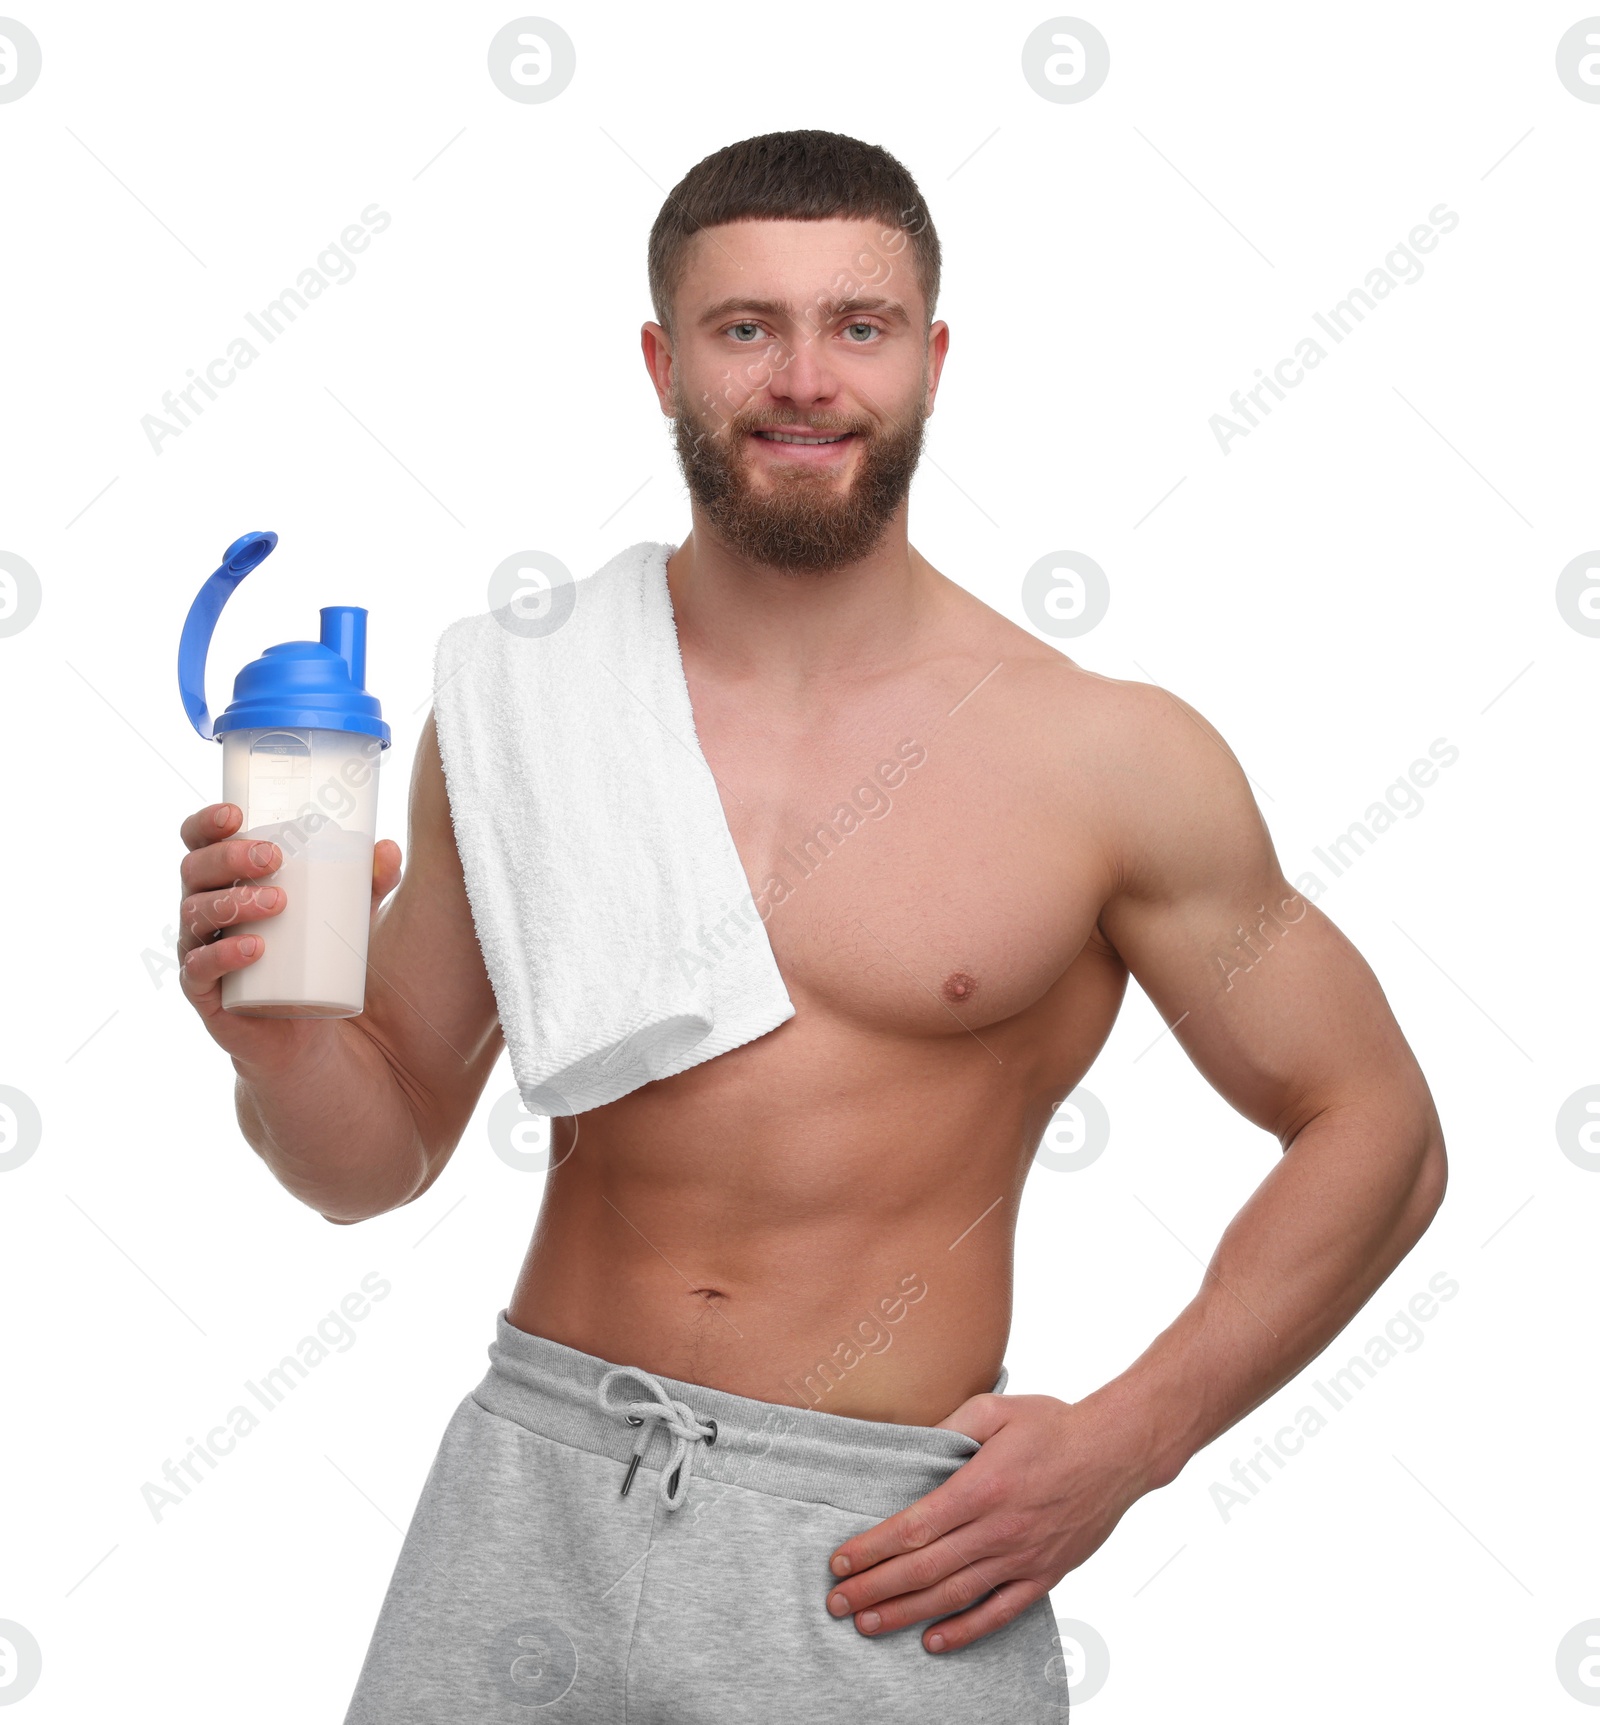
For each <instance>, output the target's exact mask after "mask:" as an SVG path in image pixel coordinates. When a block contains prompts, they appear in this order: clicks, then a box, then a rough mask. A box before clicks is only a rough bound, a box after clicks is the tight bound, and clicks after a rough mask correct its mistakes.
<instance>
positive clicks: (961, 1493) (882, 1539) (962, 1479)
mask: <svg viewBox="0 0 1600 1725" xmlns="http://www.w3.org/2000/svg"><path fill="white" fill-rule="evenodd" d="M982 1460H983V1452H982V1451H981V1450H980V1451H979V1452H978V1454H977V1455H975V1456H973V1457H972V1459H971V1460H970V1461H967V1462H964V1463H962V1465H961V1466H960V1467H959V1468H958V1469H957V1470H956V1471H955V1472H954V1473H953V1474H951V1476H950V1477H949V1479H947V1480H946V1481H945V1482H944V1484H943V1485H941V1486H936V1487H935V1488H934V1489H933V1490H932V1491H930V1492H929V1493H928V1494H927V1496H926V1497H919V1498H918V1499H917V1501H916V1502H915V1503H913V1504H908V1505H907V1507H906V1508H905V1509H902V1510H900V1511H898V1512H897V1513H896V1514H894V1515H891V1516H890V1517H889V1518H888V1520H887V1521H880V1522H879V1523H878V1525H877V1526H876V1527H869V1528H867V1529H866V1531H865V1532H863V1533H857V1534H852V1535H851V1537H850V1538H849V1539H847V1540H846V1541H845V1542H844V1544H843V1545H841V1546H839V1547H838V1548H837V1549H836V1550H835V1551H834V1553H833V1555H832V1557H831V1558H830V1559H829V1560H828V1568H829V1569H830V1570H832V1571H833V1573H834V1574H835V1575H859V1574H860V1573H861V1572H862V1571H863V1570H864V1569H869V1568H870V1567H871V1566H872V1565H873V1564H875V1563H882V1562H883V1561H884V1559H885V1558H890V1557H899V1556H901V1555H902V1554H903V1553H905V1552H908V1551H920V1550H922V1549H923V1547H925V1546H927V1545H929V1544H931V1543H932V1542H933V1541H934V1540H935V1539H937V1538H938V1537H939V1535H940V1534H945V1533H949V1532H950V1531H951V1530H952V1529H954V1528H957V1527H964V1526H965V1525H966V1524H967V1523H968V1522H969V1521H972V1520H974V1519H975V1518H976V1517H977V1516H979V1515H981V1514H983V1513H984V1511H985V1510H988V1509H990V1508H992V1507H993V1505H994V1503H995V1502H996V1500H997V1499H998V1496H999V1493H1000V1490H1001V1481H1000V1479H999V1477H998V1475H997V1474H996V1475H994V1477H993V1478H991V1474H993V1472H994V1470H993V1469H991V1468H986V1467H983V1466H981V1465H980V1463H981V1462H982Z"/></svg>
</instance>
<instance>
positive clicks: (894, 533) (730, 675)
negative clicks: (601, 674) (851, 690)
mask: <svg viewBox="0 0 1600 1725" xmlns="http://www.w3.org/2000/svg"><path fill="white" fill-rule="evenodd" d="M692 517H693V527H692V530H691V532H690V534H689V537H688V538H687V539H685V540H684V542H683V544H682V545H680V546H679V547H678V549H677V550H676V551H675V552H674V553H673V554H672V556H671V557H670V558H668V560H667V587H668V590H669V592H670V593H671V595H672V608H673V613H674V616H675V619H676V621H677V627H678V644H679V646H680V648H681V650H682V652H683V654H684V657H685V660H686V662H687V661H689V660H693V661H694V663H695V664H696V665H697V666H698V667H700V668H702V669H703V670H705V671H708V672H710V673H711V674H712V675H714V676H715V677H716V678H717V679H718V680H719V681H723V680H726V681H729V682H734V681H742V680H744V679H747V678H748V679H755V680H759V681H760V682H761V683H762V684H764V685H766V686H767V687H768V688H769V689H770V690H771V691H772V692H774V693H777V692H778V691H780V690H783V689H788V690H789V691H791V692H793V693H796V694H798V693H801V692H803V691H804V690H805V689H806V688H807V687H808V686H814V685H815V684H817V683H819V682H826V681H828V680H830V679H841V680H842V679H851V678H856V677H863V676H871V675H873V674H874V673H876V672H880V671H884V670H887V669H889V668H890V667H892V666H894V665H897V664H902V663H904V662H905V660H906V659H907V657H909V656H910V655H911V653H912V652H913V651H914V648H915V644H916V642H917V641H918V639H919V638H920V636H921V634H922V632H923V630H924V629H925V628H926V627H927V625H928V624H929V623H930V622H931V620H932V615H933V612H934V609H935V606H936V602H937V600H938V597H939V593H938V589H939V587H940V586H941V585H942V584H943V580H944V578H943V577H942V576H941V575H940V574H939V573H938V572H937V570H935V569H934V568H933V566H932V565H931V564H930V563H929V562H928V560H927V559H926V558H925V557H923V556H922V555H921V553H920V552H918V551H917V550H916V549H915V548H914V547H913V546H912V545H911V544H910V542H909V541H908V540H907V538H906V506H905V505H904V504H902V505H901V507H900V508H899V510H898V511H896V513H895V515H894V516H893V517H892V518H891V519H890V521H889V522H888V524H887V525H886V526H885V528H884V531H883V535H882V537H881V538H880V539H879V541H878V543H877V544H876V545H875V546H874V547H873V548H872V550H871V551H870V552H868V553H867V555H866V556H864V557H862V558H860V559H858V560H857V561H856V562H853V563H846V564H840V565H839V566H838V567H837V568H834V569H822V570H804V571H799V572H791V571H787V570H783V569H775V568H773V567H772V566H770V565H768V564H762V563H754V562H751V561H750V560H749V559H748V558H746V557H744V556H742V555H741V554H740V553H739V552H737V551H735V550H734V549H733V548H732V547H731V546H729V545H728V544H727V543H726V541H724V540H722V539H721V538H719V537H718V535H717V532H716V529H715V528H713V527H712V526H711V525H710V523H709V522H708V521H707V520H706V519H705V517H704V516H703V515H702V513H701V511H700V507H699V505H698V504H695V505H693V507H692Z"/></svg>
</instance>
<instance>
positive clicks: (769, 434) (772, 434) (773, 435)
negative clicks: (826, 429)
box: [756, 431, 849, 443]
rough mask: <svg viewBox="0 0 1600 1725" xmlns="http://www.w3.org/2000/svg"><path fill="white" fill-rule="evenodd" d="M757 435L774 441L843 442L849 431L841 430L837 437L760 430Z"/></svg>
mask: <svg viewBox="0 0 1600 1725" xmlns="http://www.w3.org/2000/svg"><path fill="white" fill-rule="evenodd" d="M756 435H757V436H758V437H766V438H770V439H771V441H772V442H774V443H842V442H843V441H844V440H845V438H846V437H847V436H848V435H849V433H848V432H844V431H841V432H840V433H839V434H838V435H837V436H836V437H794V436H791V435H790V434H789V433H788V432H786V431H760V432H757V433H756Z"/></svg>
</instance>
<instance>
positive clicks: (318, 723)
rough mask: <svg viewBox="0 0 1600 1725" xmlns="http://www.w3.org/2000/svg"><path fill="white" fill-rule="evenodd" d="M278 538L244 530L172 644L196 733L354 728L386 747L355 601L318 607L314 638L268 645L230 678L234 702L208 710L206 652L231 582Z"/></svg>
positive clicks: (363, 620) (363, 626)
mask: <svg viewBox="0 0 1600 1725" xmlns="http://www.w3.org/2000/svg"><path fill="white" fill-rule="evenodd" d="M277 543H278V536H277V534H276V533H246V534H245V535H244V536H243V538H240V539H235V540H234V542H233V543H232V544H231V545H230V546H229V547H228V549H227V550H226V551H224V552H223V554H222V563H221V566H220V567H219V568H218V569H216V570H215V571H214V573H213V574H211V575H210V576H209V577H208V578H207V580H206V583H205V585H204V586H203V587H202V588H201V589H200V591H199V592H198V593H197V594H196V595H195V598H194V603H193V604H192V605H191V606H190V607H189V615H188V616H187V617H186V618H185V619H184V624H183V635H182V637H181V638H180V640H179V642H178V689H179V692H180V693H181V694H182V696H183V707H184V711H185V712H186V713H187V714H188V715H189V722H190V723H191V724H192V725H193V726H194V728H195V729H196V730H197V731H198V732H199V733H200V735H201V736H202V737H221V736H222V735H223V734H224V733H225V732H228V731H243V730H252V729H256V728H260V727H266V728H271V729H276V728H278V727H280V726H281V727H283V728H284V729H286V730H323V731H354V732H356V733H357V734H358V735H361V736H365V737H377V738H378V739H379V740H380V742H381V743H382V745H383V747H384V748H388V746H389V727H388V726H387V725H386V724H385V723H384V722H383V710H382V708H381V707H380V706H379V704H378V697H377V696H376V695H369V694H368V693H367V689H366V681H367V613H366V612H365V610H363V609H362V608H361V607H360V606H359V605H324V606H323V607H322V612H321V616H322V639H321V640H320V641H283V642H280V643H279V644H278V645H277V646H276V647H268V648H267V650H266V652H265V653H263V654H262V655H261V657H260V658H259V659H254V660H252V661H251V662H250V663H249V664H248V665H246V666H245V668H244V669H243V670H242V671H241V672H240V673H239V675H238V676H237V677H235V678H234V681H233V699H232V701H230V702H229V703H228V705H227V707H226V708H225V709H224V710H223V711H222V712H221V713H219V714H218V715H217V717H216V719H215V721H213V720H212V718H211V715H210V712H209V711H208V710H207V707H206V654H207V652H208V651H209V650H210V647H211V636H212V632H213V631H214V630H215V628H216V626H217V618H218V617H220V616H221V615H222V607H223V606H224V605H226V604H227V602H228V600H229V598H230V597H231V595H232V593H233V590H234V588H235V587H237V586H238V585H239V583H240V582H241V581H242V580H243V579H244V578H245V576H246V575H248V574H249V573H250V571H251V570H252V569H254V568H255V567H256V566H257V565H258V564H260V563H261V562H262V560H263V559H264V558H266V557H268V556H270V555H271V552H272V548H273V546H275V545H276V544H277Z"/></svg>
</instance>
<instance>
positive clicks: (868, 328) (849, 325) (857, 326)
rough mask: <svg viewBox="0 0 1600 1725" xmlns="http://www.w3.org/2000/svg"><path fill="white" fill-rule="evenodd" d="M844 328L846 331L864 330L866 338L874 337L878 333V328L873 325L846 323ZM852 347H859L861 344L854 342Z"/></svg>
mask: <svg viewBox="0 0 1600 1725" xmlns="http://www.w3.org/2000/svg"><path fill="white" fill-rule="evenodd" d="M845 328H846V329H847V330H852V329H864V330H865V331H866V332H867V335H868V336H874V335H876V334H877V333H878V326H877V325H876V324H875V323H847V324H846V325H845ZM854 345H855V346H856V347H860V346H861V345H862V343H861V342H859V341H858V342H855V343H854Z"/></svg>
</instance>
